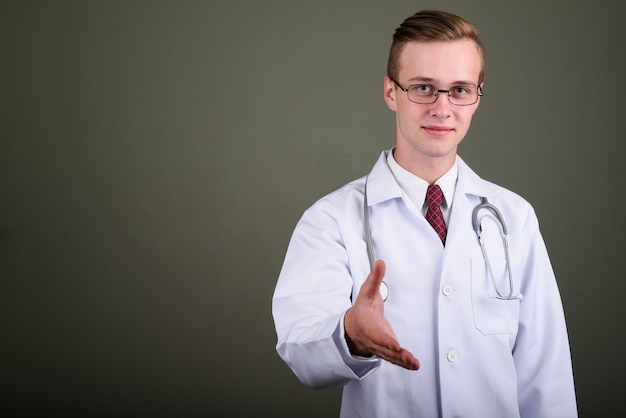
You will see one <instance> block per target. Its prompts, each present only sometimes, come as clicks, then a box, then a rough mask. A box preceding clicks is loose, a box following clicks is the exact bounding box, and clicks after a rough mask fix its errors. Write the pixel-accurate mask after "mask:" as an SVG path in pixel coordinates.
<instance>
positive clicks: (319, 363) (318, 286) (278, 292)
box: [272, 202, 381, 389]
mask: <svg viewBox="0 0 626 418" xmlns="http://www.w3.org/2000/svg"><path fill="white" fill-rule="evenodd" d="M338 216H339V215H337V214H336V208H335V207H334V206H333V205H331V204H328V202H326V203H325V202H321V203H320V202H318V203H317V204H316V205H314V206H313V207H311V208H310V209H309V210H307V211H306V212H305V213H304V215H303V216H302V218H301V219H300V221H299V222H298V225H297V226H296V228H295V230H294V233H293V235H292V238H291V241H290V243H289V247H288V249H287V253H286V256H285V261H284V263H283V267H282V269H281V272H280V275H279V278H278V282H277V284H276V289H275V291H274V297H273V300H272V313H273V317H274V323H275V326H276V333H277V337H278V342H277V346H276V349H277V351H278V354H279V355H280V357H281V358H282V359H283V360H284V361H285V363H287V365H288V366H289V367H290V368H291V369H292V371H293V372H294V373H295V375H296V376H297V377H298V379H300V381H301V382H302V383H304V384H305V385H307V386H310V387H313V388H317V389H321V388H326V387H333V386H339V385H343V384H346V383H348V382H350V381H352V380H355V379H362V378H363V377H365V376H367V375H368V374H369V373H371V372H372V371H374V370H375V369H376V368H377V367H378V366H379V365H380V362H381V360H380V359H378V358H375V357H373V358H367V359H364V358H357V357H353V356H352V355H350V352H349V351H348V347H347V344H346V342H345V334H344V328H343V318H344V315H345V312H346V311H347V310H348V309H349V308H350V307H351V306H352V302H351V294H352V291H353V284H354V283H353V279H352V277H351V269H350V264H349V256H348V250H347V248H346V242H345V241H346V238H345V233H346V232H345V231H344V230H342V222H341V219H337V218H338Z"/></svg>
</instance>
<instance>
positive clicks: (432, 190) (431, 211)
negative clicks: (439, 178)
mask: <svg viewBox="0 0 626 418" xmlns="http://www.w3.org/2000/svg"><path fill="white" fill-rule="evenodd" d="M442 201H443V193H442V192H441V187H439V186H438V185H436V184H431V185H430V186H428V189H427V190H426V203H427V204H428V212H426V220H427V221H428V223H429V224H430V225H431V226H432V227H433V228H434V230H435V232H437V234H438V235H439V238H441V242H442V243H443V245H446V223H445V221H444V220H443V215H442V214H441V209H440V208H439V206H441V202H442Z"/></svg>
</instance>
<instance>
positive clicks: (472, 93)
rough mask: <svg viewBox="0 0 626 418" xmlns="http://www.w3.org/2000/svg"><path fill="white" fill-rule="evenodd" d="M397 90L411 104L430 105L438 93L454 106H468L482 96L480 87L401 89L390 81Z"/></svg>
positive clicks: (410, 87)
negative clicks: (402, 93)
mask: <svg viewBox="0 0 626 418" xmlns="http://www.w3.org/2000/svg"><path fill="white" fill-rule="evenodd" d="M391 80H392V81H393V82H394V83H395V84H396V86H398V88H399V89H400V90H402V91H404V92H406V94H407V97H408V98H409V100H410V101H412V102H413V103H419V104H432V103H435V102H436V101H437V99H438V98H439V93H447V95H448V100H449V101H450V103H451V104H453V105H455V106H470V105H473V104H474V103H476V102H477V101H478V98H479V97H480V96H482V95H483V91H482V89H481V88H480V87H474V86H452V87H450V89H449V90H440V89H437V88H436V87H435V86H433V85H432V84H412V85H410V86H409V87H407V88H404V87H402V86H401V85H400V84H398V82H397V81H396V80H394V79H391Z"/></svg>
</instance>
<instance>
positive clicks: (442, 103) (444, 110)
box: [430, 90, 452, 119]
mask: <svg viewBox="0 0 626 418" xmlns="http://www.w3.org/2000/svg"><path fill="white" fill-rule="evenodd" d="M451 107H452V104H451V103H450V100H449V99H448V92H447V91H446V90H439V93H438V94H437V98H436V99H435V102H434V103H433V104H432V105H431V108H430V114H431V115H432V116H433V117H436V118H442V119H443V118H448V117H450V110H451Z"/></svg>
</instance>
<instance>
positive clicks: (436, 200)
mask: <svg viewBox="0 0 626 418" xmlns="http://www.w3.org/2000/svg"><path fill="white" fill-rule="evenodd" d="M441 202H443V192H442V191H441V187H439V185H437V184H431V185H430V186H428V189H427V190H426V203H427V204H428V207H429V208H433V209H434V208H438V207H440V206H441Z"/></svg>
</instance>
